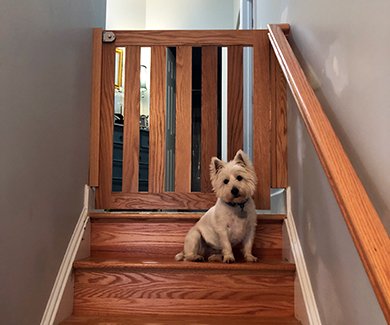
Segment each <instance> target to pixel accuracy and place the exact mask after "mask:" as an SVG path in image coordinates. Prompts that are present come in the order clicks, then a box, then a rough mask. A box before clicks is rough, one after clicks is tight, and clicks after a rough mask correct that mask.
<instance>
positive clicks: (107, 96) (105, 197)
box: [96, 43, 115, 208]
mask: <svg viewBox="0 0 390 325" xmlns="http://www.w3.org/2000/svg"><path fill="white" fill-rule="evenodd" d="M114 70H115V44H113V43H105V44H104V45H103V52H102V93H101V96H102V97H101V105H102V108H101V111H100V149H99V187H98V188H97V189H96V207H97V208H100V207H107V206H109V205H110V201H111V191H112V156H113V132H114V131H113V129H114V89H115V84H114Z"/></svg>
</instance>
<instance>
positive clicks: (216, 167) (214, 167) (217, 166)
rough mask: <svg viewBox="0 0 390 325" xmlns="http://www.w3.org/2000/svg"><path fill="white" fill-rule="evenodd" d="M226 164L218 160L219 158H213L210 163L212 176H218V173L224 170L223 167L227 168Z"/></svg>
mask: <svg viewBox="0 0 390 325" xmlns="http://www.w3.org/2000/svg"><path fill="white" fill-rule="evenodd" d="M225 164H226V163H225V162H224V161H222V160H220V159H218V158H217V157H213V158H211V163H210V174H211V175H217V174H218V172H219V171H220V170H221V169H222V167H223V166H225Z"/></svg>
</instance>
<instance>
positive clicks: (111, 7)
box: [106, 0, 238, 29]
mask: <svg viewBox="0 0 390 325" xmlns="http://www.w3.org/2000/svg"><path fill="white" fill-rule="evenodd" d="M237 1H238V0H196V1H194V0H165V1H161V0H107V17H106V19H107V22H106V28H107V29H232V28H234V26H235V19H236V18H234V12H233V4H234V2H237Z"/></svg>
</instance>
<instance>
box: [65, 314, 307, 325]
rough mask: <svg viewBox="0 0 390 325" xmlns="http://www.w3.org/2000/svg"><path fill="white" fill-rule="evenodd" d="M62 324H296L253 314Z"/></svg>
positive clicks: (143, 317) (76, 318) (69, 322)
mask: <svg viewBox="0 0 390 325" xmlns="http://www.w3.org/2000/svg"><path fill="white" fill-rule="evenodd" d="M61 324H62V325H77V324H85V325H272V324H276V325H297V324H300V323H299V322H298V321H297V320H296V319H295V318H294V317H273V318H261V317H255V316H252V317H251V316H249V317H248V316H246V317H245V316H228V317H220V316H196V315H186V316H167V315H129V316H119V317H118V316H72V317H70V318H69V319H67V320H66V321H64V322H63V323H61Z"/></svg>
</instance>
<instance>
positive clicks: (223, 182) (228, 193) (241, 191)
mask: <svg viewBox="0 0 390 325" xmlns="http://www.w3.org/2000/svg"><path fill="white" fill-rule="evenodd" d="M210 178H211V184H212V186H213V190H214V192H215V194H216V195H217V197H218V199H217V203H216V204H215V205H214V206H213V207H211V208H210V209H209V210H208V211H207V212H206V213H205V214H204V215H203V216H202V217H201V218H200V219H199V221H198V222H197V223H196V224H195V225H194V226H193V227H192V228H191V229H190V231H189V232H188V234H187V236H186V238H185V241H184V249H183V251H182V252H180V253H179V254H177V255H176V257H175V259H176V260H177V261H182V260H185V261H204V260H205V258H206V257H208V261H210V262H212V261H220V262H222V261H223V262H225V263H233V262H234V261H235V258H234V255H233V251H232V246H235V245H237V244H239V243H242V253H243V256H244V258H245V261H247V262H256V261H257V258H256V257H255V256H253V255H252V246H253V240H254V236H255V231H256V221H257V217H256V209H255V203H254V201H253V199H252V196H253V194H254V192H255V188H256V183H257V177H256V174H255V171H254V169H253V165H252V162H251V161H250V159H249V158H248V156H247V155H246V154H245V153H244V152H243V151H242V150H239V151H238V152H237V153H236V156H235V157H234V159H233V160H231V161H229V162H224V161H221V160H219V159H218V158H215V157H213V158H212V159H211V164H210Z"/></svg>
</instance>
